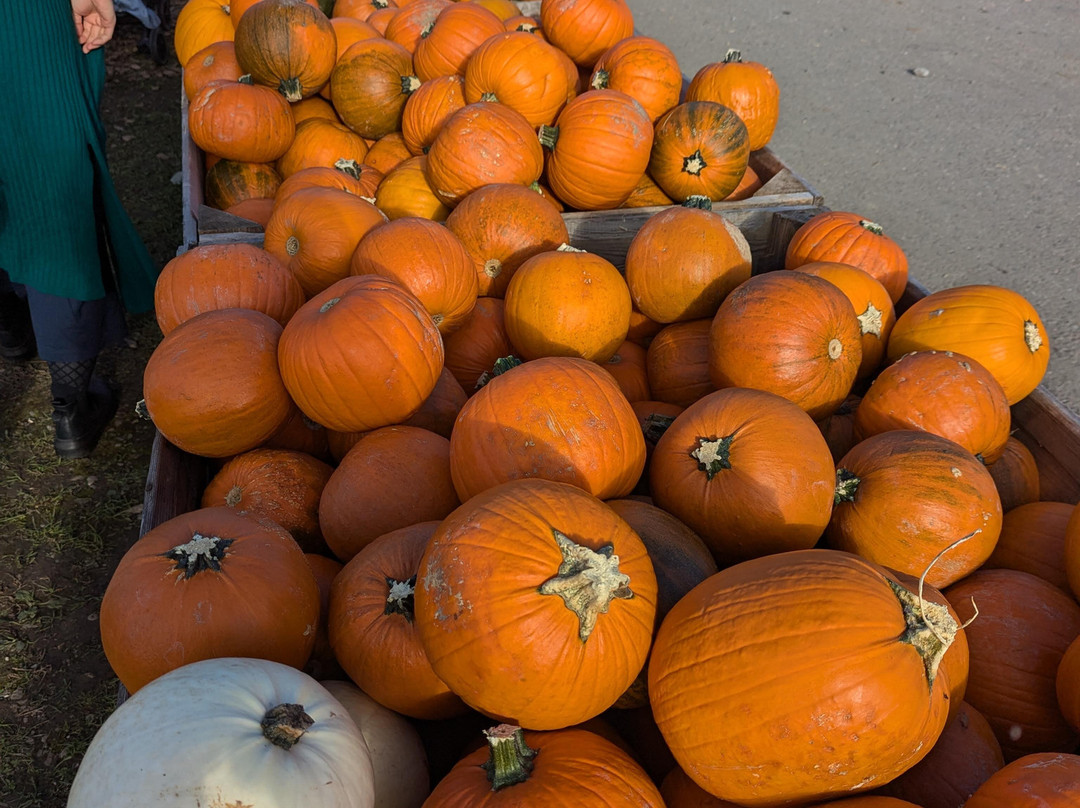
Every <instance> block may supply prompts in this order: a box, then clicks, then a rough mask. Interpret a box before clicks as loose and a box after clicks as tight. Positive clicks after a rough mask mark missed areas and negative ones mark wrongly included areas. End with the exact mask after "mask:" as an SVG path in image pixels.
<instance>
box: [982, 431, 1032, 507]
mask: <svg viewBox="0 0 1080 808" xmlns="http://www.w3.org/2000/svg"><path fill="white" fill-rule="evenodd" d="M987 468H988V469H989V470H990V476H991V477H993V478H994V485H996V486H997V490H998V494H1000V495H1001V510H1002V511H1004V512H1006V513H1008V512H1009V511H1011V510H1012V509H1013V508H1015V507H1017V506H1019V505H1023V504H1024V503H1025V502H1038V501H1039V469H1038V467H1037V466H1036V465H1035V456H1034V455H1033V454H1032V453H1031V450H1030V449H1029V448H1028V447H1026V446H1025V445H1024V444H1022V443H1021V442H1020V441H1019V440H1018V439H1017V438H1015V437H1013V436H1011V435H1010V436H1009V439H1008V440H1007V441H1005V450H1004V451H1003V452H1002V453H1001V457H999V458H998V459H997V460H995V461H994V462H993V463H991V464H990V465H989V466H987Z"/></svg>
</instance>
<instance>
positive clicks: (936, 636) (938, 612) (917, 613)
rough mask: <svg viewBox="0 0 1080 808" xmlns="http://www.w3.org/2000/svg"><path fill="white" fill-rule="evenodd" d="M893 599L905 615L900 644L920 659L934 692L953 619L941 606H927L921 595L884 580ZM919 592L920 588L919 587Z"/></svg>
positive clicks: (952, 632) (952, 633) (953, 627)
mask: <svg viewBox="0 0 1080 808" xmlns="http://www.w3.org/2000/svg"><path fill="white" fill-rule="evenodd" d="M886 581H888V584H889V587H890V588H891V589H892V591H893V594H895V595H896V599H897V600H899V601H900V605H901V607H902V609H903V612H904V622H905V623H906V624H907V627H906V628H905V629H904V633H903V634H901V635H900V638H899V639H900V642H904V643H908V644H909V645H911V646H913V647H914V648H915V650H916V651H918V652H919V655H920V656H921V657H922V659H923V666H924V667H925V669H926V681H927V683H928V685H929V689H930V690H933V689H934V679H935V678H936V677H937V672H938V667H939V666H940V665H941V658H942V657H944V656H945V652H946V651H948V650H949V646H951V645H952V643H953V640H954V639H955V638H956V632H957V631H958V630H959V628H960V627H959V626H958V625H956V621H955V620H953V617H952V615H951V614H949V610H948V609H947V608H946V607H944V606H942V605H941V604H940V603H932V602H931V603H926V602H925V601H923V600H922V598H921V596H918V595H915V594H914V593H913V592H911V591H909V590H907V589H905V588H904V587H902V586H901V585H900V584H898V583H896V582H895V581H891V580H889V579H887V578H886ZM920 589H921V587H920Z"/></svg>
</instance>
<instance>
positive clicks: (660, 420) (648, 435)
mask: <svg viewBox="0 0 1080 808" xmlns="http://www.w3.org/2000/svg"><path fill="white" fill-rule="evenodd" d="M673 423H675V419H674V418H672V417H671V416H670V415H661V414H660V413H658V412H650V413H649V414H648V415H646V416H645V423H643V424H642V425H641V431H642V432H643V433H645V441H646V442H647V443H651V444H652V445H653V446H655V445H656V444H657V442H658V441H659V440H660V438H662V437H663V436H664V433H665V432H667V431H668V427H669V426H671V425H672V424H673Z"/></svg>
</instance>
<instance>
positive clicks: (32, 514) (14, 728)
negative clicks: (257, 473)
mask: <svg viewBox="0 0 1080 808" xmlns="http://www.w3.org/2000/svg"><path fill="white" fill-rule="evenodd" d="M181 5H182V2H179V1H177V0H174V3H173V9H174V15H173V16H174V18H175V11H178V10H179V8H180V6H181ZM145 34H146V29H144V28H143V27H142V25H141V24H140V23H139V22H138V21H137V20H135V19H134V18H133V17H130V16H127V15H120V19H119V20H118V25H117V31H116V35H115V37H114V39H113V41H112V42H111V43H110V44H109V45H108V46H107V48H106V64H107V71H108V72H107V80H106V90H105V99H104V105H103V109H102V115H103V118H104V121H105V125H106V129H107V131H108V133H109V161H110V168H111V171H112V175H113V178H114V180H115V182H116V185H117V187H118V188H119V191H120V194H121V197H122V198H123V200H124V203H125V205H126V207H127V210H128V212H129V213H130V215H131V217H132V219H133V220H134V222H135V225H136V226H137V227H138V229H139V232H140V233H141V234H142V236H143V239H144V240H145V242H146V244H147V246H148V248H149V249H150V253H151V255H153V257H154V260H155V261H156V262H157V263H158V266H163V265H164V264H165V262H167V261H168V260H169V259H170V258H171V257H172V256H173V255H175V253H176V248H177V246H178V245H179V244H180V241H181V226H180V222H181V219H180V213H181V198H180V187H179V185H178V184H173V181H172V180H173V178H174V176H175V175H177V173H178V172H179V171H180V153H181V152H180V137H179V135H180V121H179V107H180V100H179V99H180V68H179V66H178V65H177V64H176V62H175V57H174V56H173V55H172V51H171V47H172V44H171V40H172V37H171V32H170V33H169V34H168V35H167V37H166V39H167V40H168V43H169V49H170V52H169V57H168V60H167V61H166V63H165V65H164V66H159V65H157V64H155V63H154V61H153V60H152V59H151V58H150V56H149V55H148V54H147V53H146V52H145V51H140V49H139V43H140V40H141V39H143V37H144V36H145ZM129 328H130V335H129V338H128V341H127V342H126V343H125V344H124V345H123V346H118V347H117V348H115V349H112V350H110V351H109V353H108V355H107V356H104V357H102V360H101V362H100V365H101V366H102V367H103V369H104V370H105V372H106V373H107V374H108V375H111V376H112V377H113V379H114V380H115V381H117V382H119V383H120V384H121V385H122V388H123V393H122V399H121V403H120V411H119V414H118V415H117V417H116V419H115V420H114V421H113V423H112V425H111V426H110V428H109V429H108V430H107V431H106V433H105V435H104V436H103V438H102V441H101V443H100V445H99V446H98V448H97V450H96V451H95V453H94V455H93V456H92V457H90V458H88V459H85V460H76V461H60V460H59V459H58V458H57V457H56V456H55V454H54V453H53V450H52V423H51V419H50V414H51V405H50V397H49V376H48V371H47V369H46V367H45V363H44V362H42V361H41V360H34V361H32V362H29V363H23V364H18V365H16V364H13V363H9V362H5V361H3V360H0V503H3V507H2V508H0V808H31V806H34V807H35V808H36V807H37V806H49V808H55V806H58V805H63V804H64V802H65V800H66V796H67V792H68V789H69V787H70V785H71V781H72V779H73V777H74V776H75V771H76V769H77V767H78V764H79V761H80V760H81V758H82V755H83V753H84V751H85V749H86V746H87V744H88V743H89V742H90V739H91V738H92V737H93V735H94V732H96V730H97V728H98V727H99V726H100V725H101V724H102V722H103V721H104V720H105V718H106V717H107V716H108V715H109V713H110V712H111V711H112V710H113V709H114V708H115V705H116V696H117V687H118V682H117V679H116V678H115V677H114V676H113V674H112V671H111V670H110V668H109V665H108V662H107V661H106V659H105V655H104V653H103V652H102V649H101V640H100V635H99V632H98V625H97V613H98V608H99V605H100V602H101V597H102V595H103V593H104V591H105V587H106V586H107V584H108V582H109V578H110V576H111V575H112V571H113V569H114V568H115V566H116V564H117V562H118V561H119V559H120V557H121V555H122V554H123V553H124V551H125V550H126V549H127V548H128V547H129V546H130V545H131V544H132V543H133V542H134V541H135V539H136V538H137V537H138V531H139V515H140V513H141V510H142V499H143V487H144V484H145V478H146V471H147V467H148V464H149V458H150V444H151V440H152V437H153V426H152V425H151V424H150V423H149V422H148V421H143V420H141V419H140V418H139V417H138V416H137V415H136V414H135V404H136V402H137V401H139V399H141V398H142V369H143V367H144V366H145V364H146V360H147V358H148V357H149V355H150V353H151V351H152V350H153V348H154V346H155V345H156V344H157V342H158V340H160V338H161V335H160V332H159V331H158V329H157V325H156V323H155V322H154V320H153V316H152V315H151V314H142V315H137V316H132V317H129Z"/></svg>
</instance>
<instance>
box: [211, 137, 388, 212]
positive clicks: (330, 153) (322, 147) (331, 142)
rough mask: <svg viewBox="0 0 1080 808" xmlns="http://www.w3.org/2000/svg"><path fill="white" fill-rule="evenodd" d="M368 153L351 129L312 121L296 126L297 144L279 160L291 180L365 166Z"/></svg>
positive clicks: (282, 172)
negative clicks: (312, 171)
mask: <svg viewBox="0 0 1080 808" xmlns="http://www.w3.org/2000/svg"><path fill="white" fill-rule="evenodd" d="M367 153H368V147H367V143H365V142H364V139H363V138H362V137H360V136H359V135H358V134H356V133H355V132H353V131H352V130H351V129H349V128H348V127H347V126H344V125H343V124H340V123H337V122H335V121H328V120H326V119H325V118H312V119H311V120H307V121H304V122H303V123H302V124H300V125H299V126H297V127H296V134H295V136H294V137H293V142H292V144H291V145H290V146H289V149H288V151H286V152H285V154H283V155H281V157H280V158H278V161H277V168H278V171H279V172H281V176H282V177H283V178H288V177H291V176H292V175H293V174H295V173H296V172H297V171H300V170H301V169H305V168H314V167H316V166H324V167H326V168H333V167H334V166H336V165H338V163H339V162H342V161H345V162H346V163H362V162H364V158H365V157H367ZM215 168H216V166H215ZM275 191H276V189H275ZM273 195H274V194H269V196H273Z"/></svg>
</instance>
